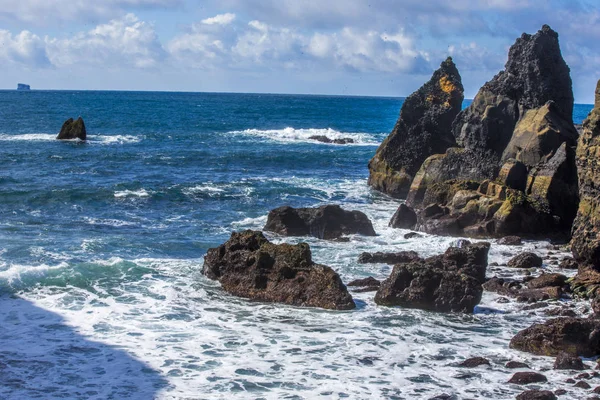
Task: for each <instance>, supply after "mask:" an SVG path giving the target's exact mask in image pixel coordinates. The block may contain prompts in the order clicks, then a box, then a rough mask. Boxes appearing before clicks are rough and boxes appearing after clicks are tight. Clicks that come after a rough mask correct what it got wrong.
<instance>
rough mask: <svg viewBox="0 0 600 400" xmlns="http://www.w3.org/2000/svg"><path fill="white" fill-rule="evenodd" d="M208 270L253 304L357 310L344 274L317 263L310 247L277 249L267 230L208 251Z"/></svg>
mask: <svg viewBox="0 0 600 400" xmlns="http://www.w3.org/2000/svg"><path fill="white" fill-rule="evenodd" d="M202 271H203V273H204V275H206V276H207V277H208V278H210V279H213V280H218V281H219V282H220V283H221V286H222V287H223V290H225V291H226V292H228V293H230V294H232V295H235V296H240V297H245V298H249V299H252V300H258V301H265V302H275V303H285V304H290V305H294V306H300V307H320V308H326V309H332V310H351V309H353V308H355V307H356V306H355V304H354V301H353V300H352V296H351V295H350V293H348V290H347V289H346V286H345V285H344V284H343V283H342V280H341V279H340V277H339V275H338V274H337V273H336V272H335V271H334V270H333V269H331V268H329V267H327V266H324V265H319V264H315V263H314V262H313V261H312V256H311V251H310V247H309V246H308V244H306V243H300V244H297V245H290V244H279V245H276V244H273V243H271V242H269V241H268V240H267V239H266V238H265V237H264V236H263V234H262V233H261V232H256V231H249V230H248V231H244V232H234V233H232V234H231V237H230V239H229V240H228V241H227V242H225V243H224V244H222V245H221V246H219V247H217V248H213V249H209V250H208V253H207V254H206V256H205V258H204V267H203V270H202Z"/></svg>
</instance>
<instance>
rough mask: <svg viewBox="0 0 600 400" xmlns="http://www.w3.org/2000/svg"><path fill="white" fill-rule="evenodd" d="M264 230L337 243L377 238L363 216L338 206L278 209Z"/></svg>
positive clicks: (367, 220)
mask: <svg viewBox="0 0 600 400" xmlns="http://www.w3.org/2000/svg"><path fill="white" fill-rule="evenodd" d="M264 230H265V231H269V232H275V233H278V234H280V235H284V236H314V237H316V238H319V239H337V238H340V237H341V236H342V235H353V234H359V235H365V236H375V235H376V234H375V230H374V229H373V225H372V224H371V221H369V218H368V217H367V216H366V215H365V214H364V213H362V212H360V211H346V210H344V209H342V208H341V207H340V206H338V205H325V206H321V207H316V208H292V207H289V206H283V207H279V208H276V209H274V210H271V212H269V216H268V218H267V223H266V225H265V227H264Z"/></svg>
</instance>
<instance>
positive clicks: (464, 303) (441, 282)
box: [375, 243, 490, 313]
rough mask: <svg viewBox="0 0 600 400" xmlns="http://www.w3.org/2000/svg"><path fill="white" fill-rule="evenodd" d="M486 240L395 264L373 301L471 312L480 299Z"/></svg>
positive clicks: (485, 266) (485, 258) (433, 309)
mask: <svg viewBox="0 0 600 400" xmlns="http://www.w3.org/2000/svg"><path fill="white" fill-rule="evenodd" d="M489 249H490V244H489V243H477V244H467V245H466V246H463V247H461V248H457V247H451V248H449V249H448V250H447V251H446V252H445V253H444V254H443V255H439V256H434V257H430V258H427V259H425V260H423V259H418V260H414V261H409V262H404V263H401V264H397V265H395V266H394V269H393V271H392V273H391V275H390V276H389V277H388V278H387V279H386V280H385V281H383V282H382V283H381V286H380V288H379V290H378V291H377V294H376V295H375V302H376V303H377V304H379V305H385V306H402V307H409V308H420V309H423V310H431V311H441V312H450V311H456V312H468V313H471V312H473V309H474V307H475V306H476V305H477V304H479V302H480V301H481V296H482V293H483V287H482V284H483V283H484V282H485V272H486V268H487V255H488V251H489Z"/></svg>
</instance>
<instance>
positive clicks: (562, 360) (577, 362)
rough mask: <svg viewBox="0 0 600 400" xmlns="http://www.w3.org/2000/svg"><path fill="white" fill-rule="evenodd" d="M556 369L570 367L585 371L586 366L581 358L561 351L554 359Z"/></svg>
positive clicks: (570, 368)
mask: <svg viewBox="0 0 600 400" xmlns="http://www.w3.org/2000/svg"><path fill="white" fill-rule="evenodd" d="M554 369H569V370H575V371H583V370H584V369H585V366H584V365H583V361H581V358H579V357H577V356H573V355H571V354H568V353H559V354H558V356H557V357H556V360H555V361H554Z"/></svg>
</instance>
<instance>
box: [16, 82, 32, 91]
mask: <svg viewBox="0 0 600 400" xmlns="http://www.w3.org/2000/svg"><path fill="white" fill-rule="evenodd" d="M17 90H31V86H29V85H26V84H24V83H17Z"/></svg>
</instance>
